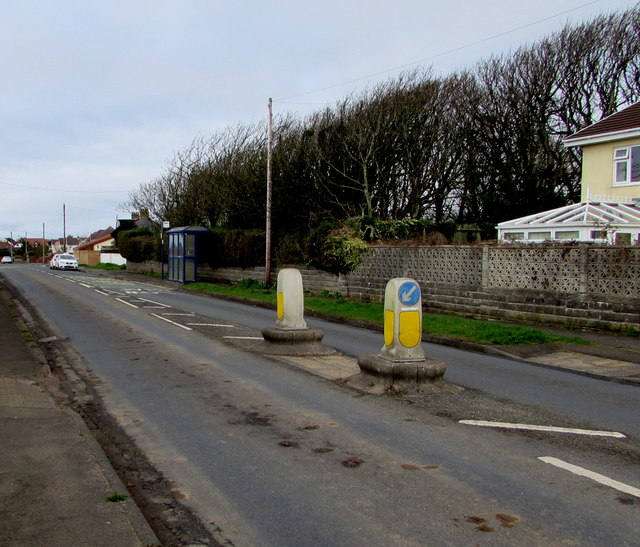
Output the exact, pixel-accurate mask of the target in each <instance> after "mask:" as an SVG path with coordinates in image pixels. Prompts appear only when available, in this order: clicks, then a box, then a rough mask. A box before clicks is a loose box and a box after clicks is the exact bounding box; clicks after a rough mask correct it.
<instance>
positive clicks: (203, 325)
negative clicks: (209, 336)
mask: <svg viewBox="0 0 640 547" xmlns="http://www.w3.org/2000/svg"><path fill="white" fill-rule="evenodd" d="M187 325H191V326H192V327H229V328H231V327H235V325H221V324H219V323H187Z"/></svg>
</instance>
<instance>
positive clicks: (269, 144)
mask: <svg viewBox="0 0 640 547" xmlns="http://www.w3.org/2000/svg"><path fill="white" fill-rule="evenodd" d="M272 104H273V101H272V100H271V97H269V117H268V123H267V215H266V216H267V222H266V227H265V232H266V236H265V265H264V282H265V284H266V285H269V284H270V283H271V187H272V180H271V155H272V150H273V109H272Z"/></svg>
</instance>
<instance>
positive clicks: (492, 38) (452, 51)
mask: <svg viewBox="0 0 640 547" xmlns="http://www.w3.org/2000/svg"><path fill="white" fill-rule="evenodd" d="M601 1H602V0H592V1H591V2H587V3H585V4H581V5H580V6H576V7H575V8H571V9H568V10H565V11H561V12H560V13H556V14H555V15H550V16H548V17H544V18H542V19H538V20H536V21H533V22H531V23H527V24H526V25H522V26H519V27H516V28H512V29H510V30H506V31H504V32H499V33H498V34H493V35H492V36H488V37H486V38H482V39H480V40H476V41H475V42H470V43H468V44H464V45H462V46H458V47H455V48H452V49H448V50H446V51H442V52H440V53H436V54H434V55H431V56H429V57H425V58H424V59H420V60H418V61H413V62H411V63H406V64H404V65H399V66H395V67H393V68H388V69H386V70H381V71H380V72H375V73H373V74H369V75H368V76H361V77H359V78H354V79H352V80H347V81H344V82H341V83H338V84H333V85H329V86H326V87H320V88H317V89H312V90H310V91H305V92H303V93H297V94H295V95H289V96H287V97H282V98H280V99H273V102H276V103H283V102H285V101H287V100H288V99H295V98H297V97H303V96H305V95H311V94H312V93H319V92H321V91H327V90H329V89H335V88H336V87H342V86H345V85H349V84H353V83H357V82H362V81H363V80H369V79H371V78H375V77H377V76H382V75H383V74H388V73H390V72H396V71H398V70H402V69H403V68H408V67H410V66H414V65H419V64H422V63H426V62H427V61H432V60H433V59H437V58H438V57H443V56H444V55H449V54H451V53H455V52H457V51H460V50H462V49H467V48H470V47H473V46H477V45H479V44H483V43H485V42H489V41H491V40H495V39H496V38H500V37H502V36H506V35H507V34H512V33H514V32H518V31H519V30H523V29H525V28H529V27H532V26H534V25H538V24H540V23H544V22H545V21H549V20H551V19H555V18H556V17H561V16H562V15H566V14H568V13H571V12H573V11H577V10H579V9H582V8H586V7H588V6H591V5H593V4H597V3H599V2H601Z"/></svg>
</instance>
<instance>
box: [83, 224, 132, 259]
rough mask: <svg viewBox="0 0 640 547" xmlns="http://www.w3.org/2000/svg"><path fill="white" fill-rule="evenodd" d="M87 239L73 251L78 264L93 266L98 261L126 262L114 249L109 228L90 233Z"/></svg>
mask: <svg viewBox="0 0 640 547" xmlns="http://www.w3.org/2000/svg"><path fill="white" fill-rule="evenodd" d="M90 237H93V239H90V240H89V241H87V242H85V243H83V244H81V245H78V246H77V247H76V249H75V251H74V254H75V255H76V258H77V259H78V262H79V263H80V264H86V265H87V266H95V265H96V264H99V263H100V262H109V263H112V264H126V260H125V259H124V258H123V257H122V256H121V255H120V253H118V252H117V251H116V250H115V244H116V240H115V239H114V238H113V237H112V236H111V229H109V230H101V231H100V232H96V233H95V234H92V235H91V236H90Z"/></svg>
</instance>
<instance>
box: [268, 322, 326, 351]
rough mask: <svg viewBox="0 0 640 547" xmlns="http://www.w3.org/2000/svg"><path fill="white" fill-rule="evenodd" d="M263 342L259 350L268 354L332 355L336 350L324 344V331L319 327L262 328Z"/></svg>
mask: <svg viewBox="0 0 640 547" xmlns="http://www.w3.org/2000/svg"><path fill="white" fill-rule="evenodd" d="M262 337H263V338H264V342H263V344H261V345H260V348H259V351H260V352H262V353H266V354H268V355H300V356H303V355H331V354H333V353H336V350H334V349H333V348H330V347H328V346H325V345H324V344H322V338H324V332H322V331H321V330H319V329H304V330H292V329H279V328H277V327H276V328H266V329H262Z"/></svg>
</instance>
